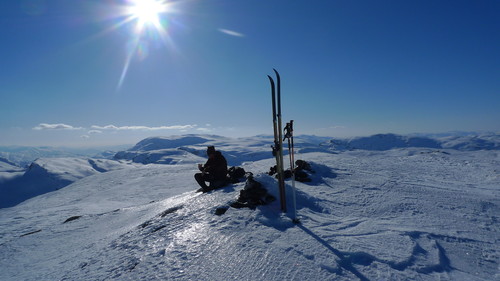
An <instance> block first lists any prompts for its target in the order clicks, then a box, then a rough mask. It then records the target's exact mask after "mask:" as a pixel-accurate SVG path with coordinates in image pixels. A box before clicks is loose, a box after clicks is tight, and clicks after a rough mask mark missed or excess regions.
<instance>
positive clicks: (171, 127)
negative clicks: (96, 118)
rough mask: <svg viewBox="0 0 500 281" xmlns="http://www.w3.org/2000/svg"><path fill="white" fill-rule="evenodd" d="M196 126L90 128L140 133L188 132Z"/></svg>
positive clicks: (93, 127) (94, 126)
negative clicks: (136, 131) (161, 131)
mask: <svg viewBox="0 0 500 281" xmlns="http://www.w3.org/2000/svg"><path fill="white" fill-rule="evenodd" d="M196 127H197V125H172V126H158V127H148V126H115V125H107V126H97V125H93V126H91V128H92V129H93V130H117V131H122V130H131V131H134V130H141V131H158V130H188V129H194V128H196Z"/></svg>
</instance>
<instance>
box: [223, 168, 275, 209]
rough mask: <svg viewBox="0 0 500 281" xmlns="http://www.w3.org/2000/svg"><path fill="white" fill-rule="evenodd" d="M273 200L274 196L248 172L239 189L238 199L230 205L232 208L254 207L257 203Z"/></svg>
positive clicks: (263, 203)
mask: <svg viewBox="0 0 500 281" xmlns="http://www.w3.org/2000/svg"><path fill="white" fill-rule="evenodd" d="M275 200H276V198H275V197H274V196H272V195H271V194H269V193H268V192H267V189H266V188H264V187H263V186H262V184H261V183H260V182H258V181H256V180H255V179H254V178H253V175H252V173H248V174H247V180H246V182H245V187H244V188H243V189H242V190H241V191H240V196H239V197H238V200H237V201H236V202H234V203H232V204H231V205H230V206H231V207H233V208H251V209H255V207H256V206H258V205H266V204H269V203H271V202H273V201H275Z"/></svg>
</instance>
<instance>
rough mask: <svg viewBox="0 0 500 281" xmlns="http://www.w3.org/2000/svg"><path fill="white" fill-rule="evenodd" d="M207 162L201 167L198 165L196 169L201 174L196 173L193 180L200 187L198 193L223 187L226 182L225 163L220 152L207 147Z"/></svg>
mask: <svg viewBox="0 0 500 281" xmlns="http://www.w3.org/2000/svg"><path fill="white" fill-rule="evenodd" d="M207 155H208V160H207V162H206V163H205V164H204V165H202V164H198V169H199V170H200V171H201V173H196V174H195V175H194V178H195V179H196V181H197V182H198V184H199V185H200V186H201V189H200V190H198V191H203V192H207V191H210V190H212V189H215V188H217V187H220V186H214V184H215V185H219V184H221V185H224V184H225V183H226V181H227V177H226V175H227V161H226V158H224V156H223V155H222V153H221V152H220V151H216V150H215V147H213V146H209V147H208V149H207ZM205 182H209V183H210V186H207V184H206V183H205Z"/></svg>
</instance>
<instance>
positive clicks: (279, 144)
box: [267, 69, 286, 212]
mask: <svg viewBox="0 0 500 281" xmlns="http://www.w3.org/2000/svg"><path fill="white" fill-rule="evenodd" d="M273 70H274V73H275V74H276V82H277V84H275V83H274V79H273V78H272V77H271V76H269V75H268V76H267V77H268V78H269V82H270V83H271V97H272V106H273V129H274V146H272V148H273V155H274V156H275V157H276V171H277V173H278V188H279V193H280V202H281V211H283V212H286V196H285V177H284V170H283V140H282V137H283V135H282V132H281V81H280V75H279V73H278V71H276V69H273Z"/></svg>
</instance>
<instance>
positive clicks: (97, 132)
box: [87, 130, 102, 135]
mask: <svg viewBox="0 0 500 281" xmlns="http://www.w3.org/2000/svg"><path fill="white" fill-rule="evenodd" d="M101 133H102V131H100V130H90V131H88V132H87V134H89V135H92V134H101Z"/></svg>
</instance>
